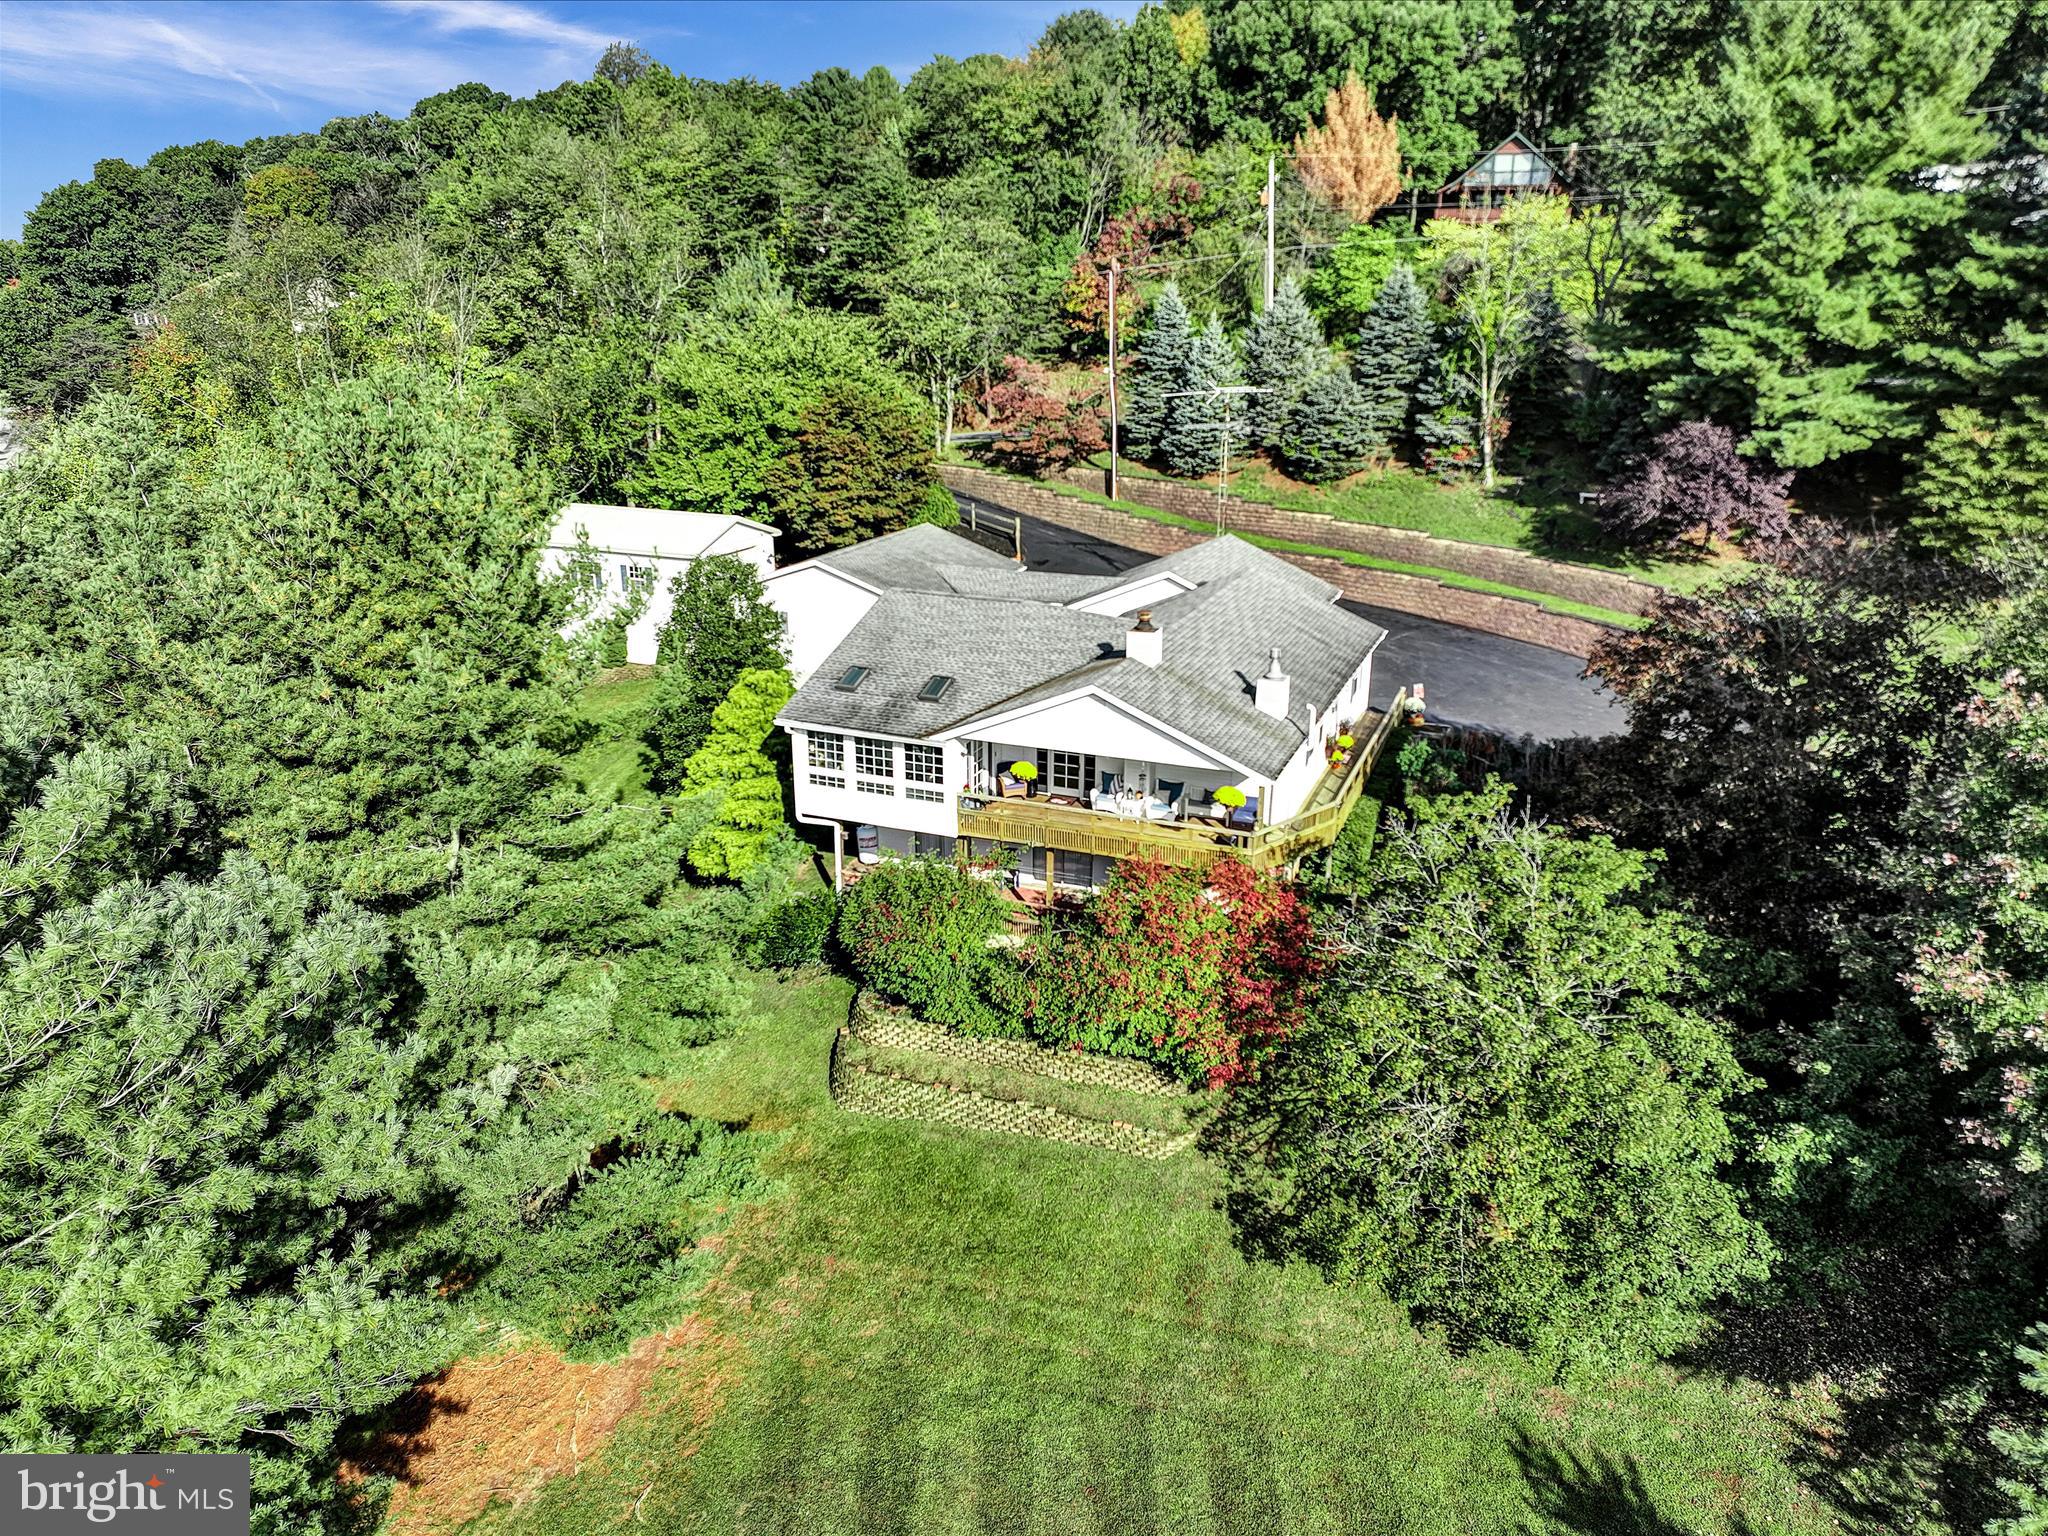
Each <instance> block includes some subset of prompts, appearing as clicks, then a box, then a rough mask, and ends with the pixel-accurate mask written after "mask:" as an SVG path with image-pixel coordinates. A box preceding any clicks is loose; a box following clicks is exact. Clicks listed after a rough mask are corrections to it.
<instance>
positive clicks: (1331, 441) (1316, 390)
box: [1277, 354, 1373, 485]
mask: <svg viewBox="0 0 2048 1536" xmlns="http://www.w3.org/2000/svg"><path fill="white" fill-rule="evenodd" d="M1372 442H1373V435H1372V430H1371V427H1370V425H1369V424H1368V422H1367V420H1366V415H1365V402H1364V400H1363V399H1362V398H1361V396H1360V394H1359V389H1358V385H1357V383H1356V382H1354V381H1353V379H1352V377H1351V375H1350V373H1349V372H1347V371H1346V370H1345V369H1343V368H1341V367H1338V366H1337V365H1336V363H1335V362H1334V361H1331V360H1329V359H1328V357H1327V354H1326V355H1325V367H1324V369H1323V371H1322V372H1321V373H1319V374H1317V375H1316V376H1315V377H1314V378H1313V379H1311V380H1310V381H1309V383H1308V387H1307V388H1306V389H1304V390H1303V391H1302V392H1301V395H1300V397H1299V398H1298V399H1296V400H1295V401H1294V403H1293V405H1292V406H1291V407H1290V408H1289V410H1288V413H1287V420H1286V423H1285V425H1284V426H1282V428H1281V430H1280V435H1279V442H1278V444H1277V448H1278V452H1279V456H1280V462H1281V464H1282V465H1283V466H1285V468H1286V470H1287V472H1288V473H1289V474H1291V475H1298V476H1299V477H1300V478H1302V479H1304V480H1312V481H1314V482H1316V483H1317V484H1319V485H1320V484H1325V483H1327V482H1329V481H1332V480H1342V479H1343V478H1344V477H1345V476H1346V475H1348V474H1350V473H1352V472H1353V471H1354V470H1356V469H1357V468H1358V467H1359V465H1361V464H1363V463H1364V462H1365V456H1366V454H1367V452H1368V451H1369V450H1370V449H1371V447H1372Z"/></svg>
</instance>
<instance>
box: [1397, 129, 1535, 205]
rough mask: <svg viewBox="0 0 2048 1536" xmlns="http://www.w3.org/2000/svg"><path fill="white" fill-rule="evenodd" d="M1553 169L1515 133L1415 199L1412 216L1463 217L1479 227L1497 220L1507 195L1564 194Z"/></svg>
mask: <svg viewBox="0 0 2048 1536" xmlns="http://www.w3.org/2000/svg"><path fill="white" fill-rule="evenodd" d="M1570 191H1571V189H1570V188H1569V187H1567V186H1566V185H1565V184H1564V178H1563V177H1561V176H1560V175H1559V174H1558V171H1557V167H1556V166H1554V165H1552V164H1551V163H1550V161H1549V160H1548V159H1547V158H1545V156H1544V155H1543V153H1542V152H1541V151H1540V150H1538V149H1537V148H1536V146H1535V145H1533V144H1531V143H1530V142H1529V141H1528V140H1527V139H1525V138H1523V137H1522V136H1521V135H1520V134H1519V133H1517V134H1510V135H1509V136H1508V137H1507V138H1505V139H1503V140H1501V142H1500V145H1499V147H1497V148H1495V149H1493V150H1491V151H1489V152H1488V153H1486V154H1484V155H1481V156H1480V157H1479V159H1478V161H1477V163H1475V164H1474V165H1473V167H1472V168H1471V169H1470V170H1468V171H1467V172H1465V174H1464V175H1462V176H1459V177H1457V178H1456V179H1454V180H1452V181H1447V182H1445V183H1444V184H1443V185H1442V186H1441V187H1439V188H1438V189H1437V190H1436V192H1435V194H1434V195H1433V196H1432V195H1431V194H1429V193H1426V192H1425V193H1423V194H1422V195H1421V196H1420V197H1418V198H1417V199H1416V203H1415V212H1416V213H1417V214H1419V215H1420V216H1422V217H1424V218H1431V219H1463V220H1464V221H1465V222H1466V223H1468V224H1482V223H1487V222H1490V221H1491V220H1494V219H1497V218H1499V217H1500V213H1501V209H1502V208H1503V207H1504V206H1506V204H1507V201H1508V199H1509V198H1511V197H1525V196H1529V195H1532V194H1536V195H1544V194H1548V195H1553V196H1555V195H1560V194H1563V195H1569V193H1570Z"/></svg>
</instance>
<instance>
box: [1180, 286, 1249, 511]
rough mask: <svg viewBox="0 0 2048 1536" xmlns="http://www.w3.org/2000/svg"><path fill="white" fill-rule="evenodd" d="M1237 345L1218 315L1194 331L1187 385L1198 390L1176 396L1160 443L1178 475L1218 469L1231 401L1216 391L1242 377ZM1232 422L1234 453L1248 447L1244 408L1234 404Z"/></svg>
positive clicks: (1231, 447) (1230, 428)
mask: <svg viewBox="0 0 2048 1536" xmlns="http://www.w3.org/2000/svg"><path fill="white" fill-rule="evenodd" d="M1238 378H1239V374H1238V366H1237V349H1236V348H1234V347H1233V346H1231V344H1230V338H1229V337H1228V336H1226V335H1224V334H1223V322H1222V320H1220V319H1218V318H1217V317H1216V316H1214V315H1211V316H1210V317H1209V323H1208V324H1207V325H1205V326H1203V327H1202V328H1201V330H1199V331H1197V332H1196V333H1195V337H1194V342H1193V345H1192V346H1191V347H1190V348H1189V356H1188V382H1187V388H1188V389H1190V390H1193V391H1196V393H1193V394H1190V395H1188V396H1186V397H1185V398H1183V399H1180V400H1175V401H1173V402H1172V404H1173V405H1175V406H1176V407H1178V409H1176V410H1175V411H1174V413H1173V414H1172V416H1170V417H1169V418H1168V422H1167V428H1166V435H1165V437H1164V439H1163V440H1162V441H1161V443H1160V445H1159V453H1160V457H1161V458H1163V459H1164V460H1165V461H1166V467H1167V468H1168V469H1170V470H1172V471H1173V472H1174V473H1175V474H1177V475H1189V476H1195V475H1207V474H1213V473H1215V471H1216V466H1217V463H1218V457H1219V455H1220V454H1221V452H1222V449H1223V434H1224V430H1225V412H1226V404H1227V402H1225V401H1224V400H1223V399H1222V398H1221V397H1220V396H1218V395H1216V394H1215V393H1213V391H1216V390H1220V389H1224V388H1227V387H1229V386H1230V385H1233V384H1236V383H1237V382H1238ZM1228 428H1229V432H1230V437H1231V443H1230V452H1231V457H1232V458H1236V457H1238V456H1239V455H1240V454H1241V453H1242V452H1243V451H1244V447H1245V438H1246V432H1245V423H1244V417H1243V414H1242V412H1241V411H1240V410H1239V409H1238V408H1236V407H1235V406H1231V407H1229V422H1228Z"/></svg>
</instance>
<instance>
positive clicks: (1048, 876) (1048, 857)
mask: <svg viewBox="0 0 2048 1536" xmlns="http://www.w3.org/2000/svg"><path fill="white" fill-rule="evenodd" d="M1045 904H1046V905H1047V906H1051V905H1052V844H1051V843H1047V844H1046V845H1045Z"/></svg>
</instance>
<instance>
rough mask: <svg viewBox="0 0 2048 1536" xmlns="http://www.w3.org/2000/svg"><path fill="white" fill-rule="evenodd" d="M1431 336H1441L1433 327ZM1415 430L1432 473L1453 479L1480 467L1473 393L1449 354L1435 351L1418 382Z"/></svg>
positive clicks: (1413, 412) (1412, 407)
mask: <svg viewBox="0 0 2048 1536" xmlns="http://www.w3.org/2000/svg"><path fill="white" fill-rule="evenodd" d="M1431 334H1432V336H1433V337H1434V336H1438V335H1441V334H1442V332H1441V330H1440V329H1439V328H1435V327H1432V329H1431ZM1409 410H1410V412H1411V415H1412V430H1413V432H1414V434H1415V440H1416V442H1418V443H1420V444H1421V445H1422V458H1423V462H1424V463H1425V464H1426V465H1427V466H1428V467H1429V468H1430V470H1431V471H1432V472H1433V473H1436V474H1438V475H1454V474H1457V473H1460V472H1462V471H1465V470H1469V469H1472V468H1475V467H1477V465H1478V463H1479V417H1478V414H1477V413H1476V411H1475V410H1474V409H1473V403H1472V395H1471V390H1470V389H1469V388H1468V387H1467V385H1466V383H1465V381H1464V380H1463V379H1462V378H1460V377H1459V374H1458V370H1457V367H1456V365H1455V363H1454V362H1453V360H1452V358H1451V357H1450V355H1449V353H1448V350H1445V349H1433V350H1432V351H1431V353H1430V355H1429V357H1428V359H1427V360H1426V361H1425V362H1424V364H1423V366H1422V372H1421V374H1420V376H1419V377H1418V378H1417V379H1416V381H1415V394H1414V398H1413V399H1412V401H1411V402H1410V405H1409Z"/></svg>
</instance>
